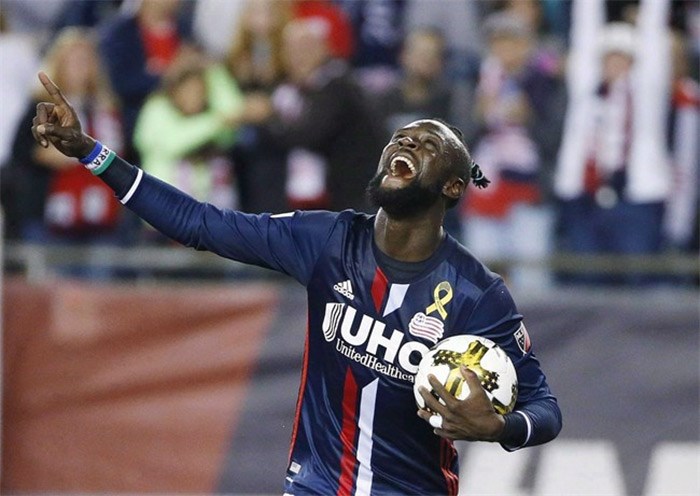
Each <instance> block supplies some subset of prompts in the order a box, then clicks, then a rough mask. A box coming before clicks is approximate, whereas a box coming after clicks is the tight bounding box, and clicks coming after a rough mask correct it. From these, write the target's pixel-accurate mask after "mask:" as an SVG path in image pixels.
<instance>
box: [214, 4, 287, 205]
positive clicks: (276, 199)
mask: <svg viewBox="0 0 700 496" xmlns="http://www.w3.org/2000/svg"><path fill="white" fill-rule="evenodd" d="M292 16H293V11H292V3H291V2H289V1H278V0H247V1H246V2H245V4H244V8H243V11H242V13H241V15H240V17H239V20H238V24H237V25H236V26H235V28H234V29H233V30H232V31H233V32H234V33H235V36H234V39H233V44H232V46H231V47H230V50H229V52H228V56H227V58H226V66H227V68H228V70H229V72H230V73H231V74H233V76H234V78H235V79H236V82H237V83H238V85H239V86H240V88H241V91H243V93H244V94H246V95H251V94H252V95H260V94H262V95H267V96H270V95H271V94H272V92H273V91H274V89H275V88H276V87H277V85H279V84H280V83H281V82H282V81H283V80H284V62H283V60H282V32H283V30H284V27H285V26H286V24H287V22H289V20H290V19H291V18H292ZM234 160H235V162H236V171H237V172H238V177H239V180H240V182H239V185H240V200H241V205H240V207H241V210H243V211H246V212H255V213H259V212H273V213H279V212H284V211H286V210H288V208H289V207H288V204H287V199H286V194H285V183H286V177H287V174H286V165H285V160H286V150H285V149H284V147H283V146H281V144H279V143H276V142H274V140H271V139H264V133H263V130H262V129H261V127H260V125H255V124H253V123H249V124H248V125H245V126H244V127H242V129H241V131H240V134H239V139H238V142H237V143H236V147H235V149H234Z"/></svg>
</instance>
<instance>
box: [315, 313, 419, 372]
mask: <svg viewBox="0 0 700 496" xmlns="http://www.w3.org/2000/svg"><path fill="white" fill-rule="evenodd" d="M321 328H322V331H323V337H324V338H325V340H326V341H328V342H329V343H330V342H333V341H335V349H336V351H338V352H339V353H341V354H343V355H345V356H346V357H348V358H350V359H351V360H354V361H356V362H358V363H360V364H361V365H364V366H365V367H368V368H371V369H374V370H376V371H377V372H379V373H382V374H385V375H388V376H391V377H394V378H396V379H402V380H405V381H409V382H413V380H414V377H413V376H414V375H415V374H416V372H418V363H419V362H420V359H421V358H422V357H423V355H424V354H425V353H427V352H428V347H427V346H426V345H424V344H423V343H420V342H418V341H405V337H406V336H405V334H404V333H403V332H402V331H399V330H397V329H387V328H386V324H385V323H384V322H381V321H379V320H376V319H373V318H372V317H370V316H369V315H364V314H362V313H359V312H358V311H357V310H356V309H355V308H353V307H351V306H349V305H347V304H345V303H326V312H325V314H324V316H323V323H322V325H321Z"/></svg>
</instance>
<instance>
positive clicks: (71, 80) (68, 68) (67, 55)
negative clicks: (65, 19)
mask: <svg viewBox="0 0 700 496" xmlns="http://www.w3.org/2000/svg"><path fill="white" fill-rule="evenodd" d="M97 67H99V60H98V56H97V52H96V51H95V48H94V46H93V45H92V43H90V42H89V41H86V40H81V39H75V40H73V41H72V42H69V43H66V45H65V46H63V47H62V50H61V54H60V56H59V61H58V64H57V65H56V68H57V70H58V72H59V73H58V74H57V80H59V81H60V82H61V88H62V89H63V91H65V92H66V93H67V94H70V95H73V96H74V97H75V96H79V95H82V94H84V93H86V92H88V91H89V90H90V89H91V87H92V86H93V85H94V83H95V79H96V73H95V71H96V68H97Z"/></svg>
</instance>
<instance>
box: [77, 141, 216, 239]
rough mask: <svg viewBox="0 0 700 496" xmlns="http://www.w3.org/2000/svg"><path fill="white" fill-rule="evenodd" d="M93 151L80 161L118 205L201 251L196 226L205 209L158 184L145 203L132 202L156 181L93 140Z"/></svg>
mask: <svg viewBox="0 0 700 496" xmlns="http://www.w3.org/2000/svg"><path fill="white" fill-rule="evenodd" d="M92 143H93V148H92V149H91V150H90V152H89V153H88V154H87V156H85V157H84V158H82V159H81V161H82V162H83V163H84V164H85V165H86V167H87V168H88V169H90V170H91V171H92V173H93V174H95V175H96V176H97V177H99V178H100V179H101V180H102V181H104V182H105V184H107V185H108V186H109V187H110V188H112V190H114V193H115V194H116V196H117V198H118V199H119V201H120V202H121V203H122V204H124V205H127V206H128V207H129V208H130V209H131V210H133V211H134V212H135V213H136V214H137V215H138V216H139V217H141V218H142V219H143V220H145V221H146V222H148V223H149V224H151V225H152V226H153V227H155V228H156V229H157V230H158V231H160V232H162V233H163V234H165V235H166V236H168V237H170V238H172V239H173V240H175V241H178V242H180V243H182V244H184V245H186V246H191V247H195V248H201V247H200V242H199V234H198V232H199V230H198V226H199V225H201V222H200V219H201V217H202V215H203V213H202V212H203V209H204V208H205V205H204V204H203V203H201V202H198V201H197V200H195V199H194V198H191V197H190V196H188V195H186V194H185V193H183V192H181V191H179V190H177V189H176V188H173V187H172V186H169V185H167V184H165V183H162V182H160V181H158V183H159V186H160V187H155V188H152V191H151V192H150V194H149V195H147V196H148V199H146V200H144V199H143V198H142V199H141V200H140V201H137V202H136V201H133V202H132V201H131V200H132V199H133V198H134V197H135V195H136V193H137V191H138V190H139V189H140V188H143V186H144V184H145V183H146V182H148V181H151V182H154V181H157V180H156V179H155V178H152V177H150V176H148V175H147V174H145V173H144V172H143V171H142V170H141V169H139V168H138V167H136V166H134V165H132V164H130V163H128V162H127V161H125V160H123V159H122V158H120V157H119V156H117V155H116V154H115V153H114V152H113V151H111V150H109V148H107V147H104V146H102V145H101V144H100V143H97V142H95V141H94V140H92Z"/></svg>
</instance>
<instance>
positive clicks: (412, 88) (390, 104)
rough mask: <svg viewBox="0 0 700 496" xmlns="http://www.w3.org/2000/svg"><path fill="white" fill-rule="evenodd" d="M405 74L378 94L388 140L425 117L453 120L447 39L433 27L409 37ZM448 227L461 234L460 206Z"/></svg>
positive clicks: (404, 52) (448, 217) (448, 218)
mask: <svg viewBox="0 0 700 496" xmlns="http://www.w3.org/2000/svg"><path fill="white" fill-rule="evenodd" d="M399 60H400V61H401V76H400V79H399V81H397V82H396V83H395V84H394V85H393V86H392V87H391V88H389V89H388V90H387V91H385V92H383V93H381V94H380V95H377V96H378V98H377V107H378V108H379V109H380V112H381V115H382V123H383V125H384V132H385V134H386V137H387V139H386V141H389V138H390V137H391V135H392V134H393V133H394V131H395V130H396V129H399V128H402V127H404V126H405V125H407V124H409V123H411V122H413V121H415V120H418V119H425V118H439V119H443V120H445V121H449V122H453V119H452V112H451V109H452V108H453V104H454V103H455V102H454V101H453V93H452V88H451V85H450V83H449V81H448V80H447V78H446V77H445V39H444V38H443V37H442V34H441V33H440V32H439V31H437V30H435V29H431V28H417V29H415V30H413V31H412V32H410V33H409V34H408V35H407V36H406V40H405V41H404V45H403V48H402V50H401V55H400V56H399ZM444 224H445V228H446V229H447V231H448V232H449V233H450V234H452V235H453V236H454V237H456V238H457V239H459V238H460V237H461V234H460V231H461V226H460V223H459V215H458V213H457V209H454V208H453V209H450V210H448V211H447V213H446V214H445V222H444Z"/></svg>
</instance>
